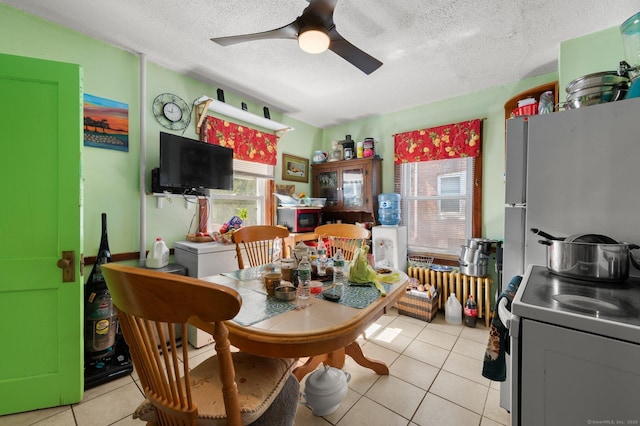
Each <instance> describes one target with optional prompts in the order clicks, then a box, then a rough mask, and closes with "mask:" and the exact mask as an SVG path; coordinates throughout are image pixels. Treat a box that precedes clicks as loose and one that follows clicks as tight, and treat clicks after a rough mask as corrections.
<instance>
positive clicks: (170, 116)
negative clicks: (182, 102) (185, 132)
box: [162, 102, 182, 123]
mask: <svg viewBox="0 0 640 426" xmlns="http://www.w3.org/2000/svg"><path fill="white" fill-rule="evenodd" d="M162 113H163V114H164V116H165V117H166V118H167V120H169V121H172V122H174V123H175V122H177V121H180V119H181V118H182V110H181V109H180V107H179V106H178V105H176V104H174V103H173V102H169V103H166V104H164V107H163V108H162Z"/></svg>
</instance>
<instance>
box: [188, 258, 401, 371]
mask: <svg viewBox="0 0 640 426" xmlns="http://www.w3.org/2000/svg"><path fill="white" fill-rule="evenodd" d="M243 271H245V270H243ZM241 272H242V271H241ZM202 279H203V280H205V281H210V282H212V283H216V284H220V285H224V286H227V287H230V288H233V289H235V290H237V291H238V292H239V293H240V295H241V296H243V305H242V307H241V309H240V312H239V313H238V316H236V318H234V319H233V320H230V321H226V323H225V325H226V326H227V328H228V330H229V340H230V342H231V344H232V345H233V346H235V347H237V348H238V349H240V350H242V351H244V352H248V353H251V354H254V355H259V356H265V357H274V358H305V357H308V359H307V361H306V362H305V363H304V364H303V365H300V366H299V367H297V368H296V369H295V370H294V374H295V375H296V377H297V378H298V380H302V378H303V377H304V376H305V375H306V374H307V373H309V372H311V371H313V370H315V368H316V367H317V366H318V365H319V364H320V363H323V364H325V365H330V366H332V367H336V368H342V367H344V363H345V359H346V356H347V355H348V356H350V357H351V358H352V359H353V360H354V361H355V362H356V363H358V364H359V365H361V366H363V367H366V368H369V369H371V370H373V371H375V372H376V373H377V374H380V375H388V374H389V368H388V366H387V365H386V364H385V363H384V362H382V361H379V360H375V359H371V358H368V357H366V356H365V355H364V354H363V352H362V349H361V347H360V345H359V343H358V341H357V339H358V337H359V336H360V335H362V334H363V333H364V331H365V330H366V329H367V328H368V327H369V326H371V325H372V324H373V323H374V322H375V321H376V320H377V319H378V318H380V317H381V316H382V315H383V314H384V313H385V312H386V310H387V309H389V308H390V307H391V306H393V305H394V304H395V303H396V302H397V301H398V299H400V297H402V295H403V294H404V293H405V292H406V286H407V283H408V281H409V277H408V276H407V275H406V274H405V273H403V272H400V279H399V280H398V281H397V282H395V283H392V285H391V286H390V285H387V286H386V287H387V295H386V296H380V295H379V296H378V297H377V298H376V299H375V300H373V301H372V302H371V303H369V304H368V305H367V306H365V307H361V308H356V307H351V306H346V305H345V304H342V303H339V302H333V301H329V300H325V299H324V298H322V297H315V295H313V294H312V295H311V297H310V298H308V299H296V300H294V301H292V302H279V303H280V305H279V306H282V305H281V304H282V303H289V304H291V307H288V306H285V309H286V312H282V313H277V314H274V313H273V312H269V310H270V308H271V307H273V305H274V302H275V299H271V298H270V297H269V296H267V294H266V291H265V289H264V286H263V285H262V282H261V280H260V278H259V277H251V276H249V277H248V278H247V277H245V278H243V279H238V277H237V276H229V275H225V274H222V275H215V276H211V277H205V278H202ZM372 288H374V289H375V287H372ZM323 291H335V289H334V288H333V284H328V285H327V284H326V283H325V286H324V287H323ZM345 291H349V289H348V288H345ZM367 291H369V290H367ZM376 291H377V290H376ZM345 300H346V299H345ZM275 304H278V302H275ZM243 310H245V311H244V312H243ZM264 312H268V313H266V314H264ZM261 316H269V317H268V318H265V319H261ZM252 317H253V320H255V321H257V322H254V323H251V324H248V323H249V322H251V321H250V320H249V321H247V320H245V321H244V322H243V321H242V320H241V319H242V318H245V319H246V318H252ZM190 323H191V324H192V325H194V326H196V327H198V328H200V329H202V330H204V331H206V332H209V333H211V334H213V324H211V323H207V322H204V321H201V320H199V319H197V318H193V319H191V320H190Z"/></svg>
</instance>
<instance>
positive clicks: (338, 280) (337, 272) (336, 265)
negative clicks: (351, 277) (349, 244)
mask: <svg viewBox="0 0 640 426" xmlns="http://www.w3.org/2000/svg"><path fill="white" fill-rule="evenodd" d="M344 272H345V271H344V255H343V254H342V250H340V249H338V250H337V251H336V254H335V255H334V256H333V284H335V285H336V286H342V285H344V284H346V281H347V277H346V276H345V274H344ZM341 290H342V287H341V288H340V292H341Z"/></svg>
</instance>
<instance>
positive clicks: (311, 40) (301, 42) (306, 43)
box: [298, 27, 331, 53]
mask: <svg viewBox="0 0 640 426" xmlns="http://www.w3.org/2000/svg"><path fill="white" fill-rule="evenodd" d="M330 41H331V40H330V39H329V33H328V32H327V31H326V30H325V29H324V28H321V27H310V28H306V29H303V30H302V31H300V34H298V46H300V49H302V50H304V51H305V52H307V53H322V52H324V51H325V50H327V49H328V48H329V43H330Z"/></svg>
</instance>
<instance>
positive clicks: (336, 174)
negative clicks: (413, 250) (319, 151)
mask: <svg viewBox="0 0 640 426" xmlns="http://www.w3.org/2000/svg"><path fill="white" fill-rule="evenodd" d="M312 178H313V188H312V192H313V197H315V198H326V199H327V201H326V203H325V207H324V209H323V217H322V219H323V222H325V223H326V222H328V221H331V222H335V221H337V220H341V221H342V222H344V223H355V222H374V224H375V223H377V219H378V194H379V193H380V192H381V191H382V159H381V158H374V157H371V158H358V159H352V160H343V161H332V162H326V163H319V164H313V166H312Z"/></svg>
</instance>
